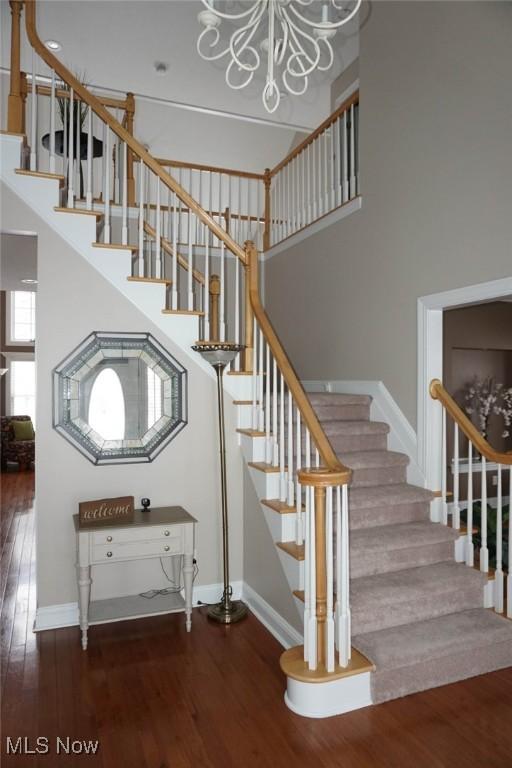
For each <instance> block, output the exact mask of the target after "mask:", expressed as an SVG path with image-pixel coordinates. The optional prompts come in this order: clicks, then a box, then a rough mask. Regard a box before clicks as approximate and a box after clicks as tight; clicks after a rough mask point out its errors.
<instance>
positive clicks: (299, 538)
mask: <svg viewBox="0 0 512 768" xmlns="http://www.w3.org/2000/svg"><path fill="white" fill-rule="evenodd" d="M295 440H296V446H297V447H296V461H295V463H296V465H297V473H296V476H295V510H296V514H297V524H296V526H295V543H296V544H298V545H300V544H302V542H303V541H304V520H303V516H302V493H301V486H300V483H299V470H300V469H301V468H302V428H301V418H300V411H299V409H298V408H296V409H295Z"/></svg>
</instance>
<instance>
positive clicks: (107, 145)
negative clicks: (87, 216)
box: [103, 124, 110, 243]
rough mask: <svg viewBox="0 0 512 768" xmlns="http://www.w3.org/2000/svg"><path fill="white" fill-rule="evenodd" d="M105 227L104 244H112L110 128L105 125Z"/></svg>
mask: <svg viewBox="0 0 512 768" xmlns="http://www.w3.org/2000/svg"><path fill="white" fill-rule="evenodd" d="M105 155H106V157H107V162H106V163H105V225H104V229H103V242H105V243H110V128H109V127H108V125H106V124H105Z"/></svg>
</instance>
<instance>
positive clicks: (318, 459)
mask: <svg viewBox="0 0 512 768" xmlns="http://www.w3.org/2000/svg"><path fill="white" fill-rule="evenodd" d="M315 466H316V467H319V466H320V454H319V452H318V448H315Z"/></svg>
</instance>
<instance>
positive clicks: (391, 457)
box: [340, 451, 409, 470]
mask: <svg viewBox="0 0 512 768" xmlns="http://www.w3.org/2000/svg"><path fill="white" fill-rule="evenodd" d="M340 458H341V459H342V461H343V463H344V464H345V465H346V466H347V467H350V469H354V470H355V469H386V468H388V467H406V466H407V465H408V464H409V457H408V456H406V455H405V453H397V452H396V451H353V452H348V453H344V454H343V456H342V457H340Z"/></svg>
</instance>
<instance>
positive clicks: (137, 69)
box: [0, 0, 358, 127]
mask: <svg viewBox="0 0 512 768" xmlns="http://www.w3.org/2000/svg"><path fill="white" fill-rule="evenodd" d="M318 2H319V3H320V0H318ZM0 5H1V6H2V9H1V12H2V19H1V21H2V29H3V31H2V65H3V66H4V67H7V66H8V65H9V45H8V35H9V4H8V3H7V2H2V3H1V4H0ZM37 7H38V27H39V34H40V36H41V38H42V39H44V40H46V39H56V40H58V41H59V42H60V43H61V44H62V51H60V52H59V54H58V55H59V57H60V58H61V59H62V60H63V61H64V62H65V63H66V64H67V65H68V66H69V67H70V68H71V69H73V70H74V71H75V72H77V73H80V74H82V75H85V78H86V80H87V82H89V83H91V84H95V85H102V86H106V87H109V88H115V89H119V90H121V91H127V90H131V91H134V92H135V93H138V94H145V95H150V96H154V97H158V98H161V99H168V100H175V101H179V102H185V103H189V104H194V105H198V106H202V107H207V108H212V109H217V110H226V111H230V112H236V113H239V114H243V115H250V116H256V117H268V115H267V113H266V112H265V110H264V108H263V105H262V102H261V87H262V82H261V78H260V79H259V82H258V83H254V84H251V86H250V87H249V88H247V89H245V90H241V91H233V90H231V89H230V88H228V87H227V85H226V83H225V80H224V74H225V65H223V64H222V63H221V62H215V63H214V62H205V61H203V60H202V59H201V58H200V57H199V55H198V54H197V50H196V43H197V37H198V34H199V32H200V31H201V29H202V28H201V27H200V25H199V23H198V22H197V14H198V13H199V12H200V11H201V10H202V9H204V6H203V4H202V3H201V2H200V0H158V1H157V2H154V1H153V0H144V1H142V2H141V1H140V0H133V1H132V0H129V1H123V0H116V1H112V0H102V1H99V0H39V1H38V4H37ZM224 26H225V25H224ZM334 42H335V48H336V59H335V63H334V66H333V67H332V69H331V70H330V71H329V72H327V73H319V74H317V75H316V76H315V77H314V78H313V80H312V83H311V85H310V88H309V90H308V93H307V94H306V95H305V96H302V97H288V98H286V99H285V100H284V101H283V104H282V106H281V107H280V108H279V110H278V112H277V113H275V115H274V116H273V119H275V120H278V121H281V122H285V123H290V124H294V125H299V126H305V127H314V126H316V125H317V124H318V123H319V122H320V121H321V120H322V119H323V117H325V115H326V114H327V113H328V111H329V107H330V83H331V82H332V80H333V79H334V78H335V77H336V76H337V75H338V74H339V73H340V72H341V71H342V70H343V69H344V68H345V67H346V66H348V65H349V64H350V63H351V62H352V61H353V60H354V59H355V58H356V57H357V54H358V34H357V25H353V26H350V28H349V27H348V25H347V27H346V28H345V27H344V28H343V30H340V31H339V32H338V35H337V37H336V38H335V41H334ZM24 59H25V60H24V62H23V66H24V68H26V69H30V66H29V65H30V61H29V55H28V51H27V50H25V51H24ZM156 61H161V62H165V63H166V64H168V67H169V68H168V71H167V73H166V74H164V75H158V74H157V73H156V72H155V69H154V64H155V62H156Z"/></svg>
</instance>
